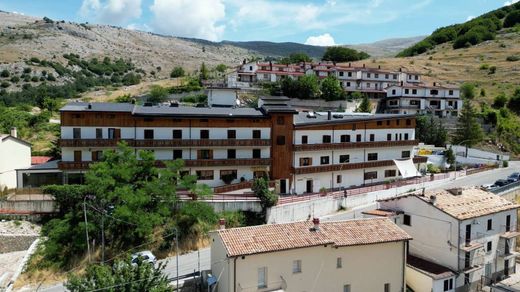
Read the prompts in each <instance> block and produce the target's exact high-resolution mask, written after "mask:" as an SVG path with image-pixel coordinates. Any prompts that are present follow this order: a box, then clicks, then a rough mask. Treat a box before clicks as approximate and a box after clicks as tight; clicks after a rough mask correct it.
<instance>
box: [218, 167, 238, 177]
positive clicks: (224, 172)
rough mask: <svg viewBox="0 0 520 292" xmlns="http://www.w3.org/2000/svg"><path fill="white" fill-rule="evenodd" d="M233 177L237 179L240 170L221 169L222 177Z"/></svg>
mask: <svg viewBox="0 0 520 292" xmlns="http://www.w3.org/2000/svg"><path fill="white" fill-rule="evenodd" d="M226 177H228V178H231V179H237V178H238V172H237V170H236V169H230V170H221V171H220V179H224V178H226Z"/></svg>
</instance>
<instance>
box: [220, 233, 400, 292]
mask: <svg viewBox="0 0 520 292" xmlns="http://www.w3.org/2000/svg"><path fill="white" fill-rule="evenodd" d="M214 239H215V240H214V241H213V243H212V248H211V257H212V258H211V262H212V273H213V275H215V276H216V277H217V278H219V283H218V291H220V292H222V291H234V290H233V284H234V279H233V276H234V273H235V271H236V284H237V290H236V291H272V290H274V289H283V290H284V291H343V287H344V285H347V284H348V285H350V287H351V291H383V290H384V284H385V283H389V284H390V291H392V292H397V291H404V290H403V289H404V283H403V278H404V261H405V257H404V242H392V243H383V244H371V245H362V246H347V247H339V248H334V247H332V246H330V245H329V246H327V245H325V246H322V245H320V246H316V247H308V248H298V249H292V250H286V251H279V252H271V253H263V254H256V255H250V256H245V257H239V258H237V259H236V261H235V259H233V258H226V256H225V249H224V248H223V246H222V244H221V243H220V242H219V241H220V239H219V238H218V236H214ZM337 258H341V261H342V267H341V268H337V266H336V263H337ZM294 260H301V272H299V273H293V272H292V265H293V261H294ZM235 262H236V268H235V267H234V264H235ZM375 263H377V264H375ZM262 267H265V268H267V277H266V280H267V287H266V288H265V289H258V288H257V285H258V269H259V268H262ZM368 275H370V281H367V276H368Z"/></svg>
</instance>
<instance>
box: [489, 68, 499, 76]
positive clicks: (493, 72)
mask: <svg viewBox="0 0 520 292" xmlns="http://www.w3.org/2000/svg"><path fill="white" fill-rule="evenodd" d="M496 71H497V66H491V67H489V72H488V74H490V75H491V74H495V72H496Z"/></svg>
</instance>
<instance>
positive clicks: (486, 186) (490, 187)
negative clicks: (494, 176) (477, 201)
mask: <svg viewBox="0 0 520 292" xmlns="http://www.w3.org/2000/svg"><path fill="white" fill-rule="evenodd" d="M495 187H496V186H495V184H485V185H481V186H480V188H481V189H483V190H485V191H488V190H491V189H493V188H495Z"/></svg>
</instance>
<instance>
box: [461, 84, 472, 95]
mask: <svg viewBox="0 0 520 292" xmlns="http://www.w3.org/2000/svg"><path fill="white" fill-rule="evenodd" d="M460 94H461V96H462V97H463V98H465V99H473V98H474V97H475V85H474V84H473V83H464V84H462V85H461V86H460Z"/></svg>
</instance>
